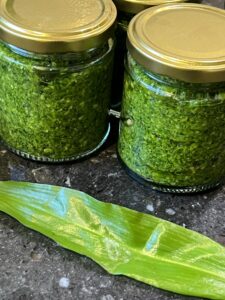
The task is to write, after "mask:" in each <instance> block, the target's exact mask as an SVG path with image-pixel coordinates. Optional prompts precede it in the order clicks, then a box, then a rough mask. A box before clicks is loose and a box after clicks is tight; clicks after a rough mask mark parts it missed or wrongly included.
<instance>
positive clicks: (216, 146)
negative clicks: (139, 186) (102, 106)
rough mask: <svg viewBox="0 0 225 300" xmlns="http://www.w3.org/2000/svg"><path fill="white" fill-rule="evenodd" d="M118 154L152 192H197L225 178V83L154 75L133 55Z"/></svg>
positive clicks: (133, 174)
mask: <svg viewBox="0 0 225 300" xmlns="http://www.w3.org/2000/svg"><path fill="white" fill-rule="evenodd" d="M118 154H119V157H120V159H121V160H122V162H123V164H124V165H125V166H126V168H127V170H128V171H129V173H130V174H131V175H132V176H133V177H135V178H136V179H137V180H139V181H141V182H143V183H148V184H150V185H151V186H152V187H153V188H155V189H157V190H160V191H168V192H198V191H203V190H207V189H210V188H212V187H215V186H217V185H218V184H220V183H221V182H222V181H223V180H224V177H225V168H224V166H225V82H220V83H210V84H206V83H204V84H195V83H186V82H182V81H179V80H176V79H172V78H170V77H168V76H160V75H157V74H153V73H151V72H150V71H148V70H146V69H145V68H144V67H142V66H141V65H139V64H138V63H137V62H136V61H135V60H134V59H133V58H132V57H131V56H130V55H129V54H128V60H127V64H126V74H125V87H124V98H123V104H122V114H121V123H120V137H119V144H118Z"/></svg>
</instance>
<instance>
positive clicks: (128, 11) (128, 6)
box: [111, 0, 200, 114]
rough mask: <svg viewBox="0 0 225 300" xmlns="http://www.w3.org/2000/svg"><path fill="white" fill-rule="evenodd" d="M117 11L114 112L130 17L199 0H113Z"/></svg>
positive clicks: (119, 93) (119, 94) (117, 106)
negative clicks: (169, 5) (156, 7)
mask: <svg viewBox="0 0 225 300" xmlns="http://www.w3.org/2000/svg"><path fill="white" fill-rule="evenodd" d="M113 1H114V3H115V5H116V7H117V10H118V13H117V29H116V32H115V34H116V47H115V59H114V71H113V89H112V99H111V107H112V109H114V110H115V114H116V113H117V112H118V111H120V107H121V100H122V94H123V80H124V59H125V55H126V38H127V28H128V24H129V22H130V21H131V19H132V18H133V17H134V16H135V15H136V14H137V13H139V12H141V11H143V10H145V9H147V8H150V7H154V6H157V5H163V4H174V3H182V2H195V3H199V2H200V0H113Z"/></svg>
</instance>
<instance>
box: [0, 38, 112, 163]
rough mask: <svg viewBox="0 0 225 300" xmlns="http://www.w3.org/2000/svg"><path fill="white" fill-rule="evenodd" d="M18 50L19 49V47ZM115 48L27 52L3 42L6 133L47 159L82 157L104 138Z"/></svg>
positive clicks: (2, 128) (0, 102)
mask: <svg viewBox="0 0 225 300" xmlns="http://www.w3.org/2000/svg"><path fill="white" fill-rule="evenodd" d="M13 50H14V49H13ZM112 54H113V51H112V49H111V48H110V47H109V46H108V44H107V45H105V46H104V47H102V48H101V49H96V50H95V51H92V52H91V51H90V52H86V53H81V54H76V55H75V54H63V55H42V56H40V55H39V56H38V55H36V56H35V55H34V56H32V57H26V56H24V53H22V55H21V53H19V54H18V53H15V52H14V51H12V49H10V48H9V47H8V46H6V45H4V44H3V43H1V44H0V136H1V139H2V141H3V142H4V143H5V144H6V145H8V146H9V147H10V148H12V149H13V150H16V151H17V152H21V153H25V154H28V155H30V156H32V157H34V158H35V159H38V160H39V159H41V160H50V161H51V160H52V161H55V160H56V161H57V160H64V159H70V158H72V159H73V158H77V157H79V156H82V155H85V153H88V152H90V151H92V150H94V149H95V148H96V147H97V146H98V145H99V144H100V143H101V142H102V140H103V139H104V137H105V135H106V131H107V126H108V120H107V118H108V108H109V102H110V86H111V73H112V59H113V55H112Z"/></svg>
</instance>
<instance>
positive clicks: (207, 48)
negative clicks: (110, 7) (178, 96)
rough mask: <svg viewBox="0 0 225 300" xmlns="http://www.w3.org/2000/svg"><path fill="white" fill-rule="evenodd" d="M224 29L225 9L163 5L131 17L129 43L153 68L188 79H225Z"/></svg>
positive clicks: (141, 61) (158, 71)
mask: <svg viewBox="0 0 225 300" xmlns="http://www.w3.org/2000/svg"><path fill="white" fill-rule="evenodd" d="M207 25H208V26H207ZM224 32H225V11H223V10H222V9H219V8H215V7H211V6H207V5H201V4H187V3H186V4H172V5H161V6H158V7H153V8H149V9H147V10H145V11H143V12H141V13H139V14H138V15H137V16H135V17H134V18H133V19H132V21H131V22H130V24H129V26H128V39H127V47H128V50H129V52H130V53H131V55H132V56H133V57H134V58H135V60H136V61H137V62H138V63H140V64H141V65H143V66H144V67H145V68H147V69H149V70H150V71H153V72H156V73H159V74H162V75H168V76H171V77H173V78H175V79H180V80H182V81H186V82H193V83H201V82H208V83H209V82H221V81H225V35H224Z"/></svg>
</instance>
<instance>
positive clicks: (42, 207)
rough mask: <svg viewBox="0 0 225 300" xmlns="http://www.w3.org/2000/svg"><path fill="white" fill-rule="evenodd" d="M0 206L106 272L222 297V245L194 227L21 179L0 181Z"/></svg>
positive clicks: (224, 259) (224, 270) (224, 256)
mask: <svg viewBox="0 0 225 300" xmlns="http://www.w3.org/2000/svg"><path fill="white" fill-rule="evenodd" d="M0 211H3V212H5V213H7V214H9V215H11V216H12V217H14V218H16V219H17V220H18V221H20V222H21V223H22V224H24V225H25V226H27V227H29V228H32V229H34V230H36V231H39V232H41V233H42V234H44V235H46V236H48V237H50V238H51V239H53V240H54V241H56V242H57V243H59V244H60V245H61V246H63V247H65V248H67V249H70V250H73V251H75V252H78V253H80V254H83V255H86V256H88V257H90V258H92V259H93V260H94V261H96V262H97V263H98V264H99V265H101V266H102V267H103V268H104V269H105V270H107V271H108V272H109V273H111V274H115V275H118V274H123V275H126V276H129V277H132V278H135V279H137V280H139V281H142V282H145V283H147V284H151V285H153V286H156V287H159V288H162V289H166V290H169V291H173V292H176V293H181V294H185V295H193V296H199V297H206V298H210V299H220V300H224V299H225V248H224V247H223V246H221V245H219V244H217V243H216V242H214V241H212V240H210V239H209V238H207V237H205V236H203V235H201V234H199V233H197V232H193V231H190V230H188V229H185V228H183V227H181V226H178V225H175V224H173V223H170V222H167V221H164V220H161V219H158V218H155V217H153V216H151V215H147V214H143V213H139V212H136V211H133V210H130V209H127V208H124V207H121V206H118V205H114V204H108V203H104V202H100V201H98V200H95V199H94V198H92V197H90V196H89V195H87V194H85V193H82V192H79V191H76V190H72V189H67V188H62V187H57V186H50V185H40V184H34V183H26V182H13V181H5V182H0Z"/></svg>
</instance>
